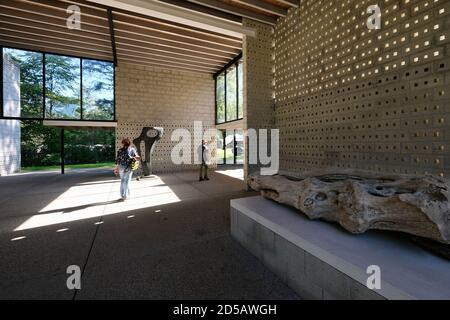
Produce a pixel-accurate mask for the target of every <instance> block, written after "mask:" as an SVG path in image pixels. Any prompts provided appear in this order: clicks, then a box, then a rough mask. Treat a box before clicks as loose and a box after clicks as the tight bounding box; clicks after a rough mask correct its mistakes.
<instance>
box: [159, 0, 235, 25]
mask: <svg viewBox="0 0 450 320" xmlns="http://www.w3.org/2000/svg"><path fill="white" fill-rule="evenodd" d="M157 1H159V2H164V3H167V4H170V5H173V6H177V7H182V8H184V9H187V10H190V11H193V12H197V13H202V14H204V15H207V16H213V17H217V18H220V19H223V20H227V21H232V22H235V23H239V24H241V23H242V17H239V16H237V15H234V14H230V13H228V12H223V11H220V10H216V9H212V8H208V7H205V6H201V5H198V4H196V3H191V2H188V1H186V0H157Z"/></svg>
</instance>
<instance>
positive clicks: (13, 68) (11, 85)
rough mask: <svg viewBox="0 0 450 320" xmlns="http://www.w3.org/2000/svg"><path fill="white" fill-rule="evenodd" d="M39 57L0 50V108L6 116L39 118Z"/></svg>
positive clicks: (40, 58) (21, 52) (40, 97)
mask: <svg viewBox="0 0 450 320" xmlns="http://www.w3.org/2000/svg"><path fill="white" fill-rule="evenodd" d="M42 56H43V55H42V54H41V53H37V52H30V51H24V50H16V49H8V48H4V49H3V82H4V86H3V99H4V100H3V107H4V115H5V116H6V117H22V118H42V94H43V70H42Z"/></svg>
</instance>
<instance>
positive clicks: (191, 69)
mask: <svg viewBox="0 0 450 320" xmlns="http://www.w3.org/2000/svg"><path fill="white" fill-rule="evenodd" d="M121 61H122V62H123V63H129V64H135V65H139V66H142V65H145V66H149V67H156V68H161V69H167V68H169V69H174V70H179V71H189V72H196V73H208V74H214V73H215V72H216V69H211V70H209V71H201V70H199V69H197V68H195V67H183V66H173V65H170V64H165V63H152V62H148V61H145V60H137V59H128V58H121Z"/></svg>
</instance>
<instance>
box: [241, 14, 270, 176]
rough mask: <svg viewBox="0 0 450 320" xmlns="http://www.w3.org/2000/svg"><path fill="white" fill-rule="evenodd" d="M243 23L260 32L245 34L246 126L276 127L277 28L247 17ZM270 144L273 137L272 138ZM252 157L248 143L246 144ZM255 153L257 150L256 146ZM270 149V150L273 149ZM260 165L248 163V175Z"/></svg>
mask: <svg viewBox="0 0 450 320" xmlns="http://www.w3.org/2000/svg"><path fill="white" fill-rule="evenodd" d="M243 25H244V26H245V27H249V28H253V29H255V30H256V31H257V36H256V37H245V38H244V42H243V60H244V129H245V130H248V129H256V130H258V129H271V128H273V127H274V122H275V118H274V100H273V53H274V52H273V28H272V27H271V26H268V25H266V24H262V23H259V22H256V21H252V20H249V19H246V18H244V20H243ZM269 145H270V140H269ZM246 149H247V150H246V153H247V159H248V152H250V151H249V150H248V143H246ZM252 150H253V152H257V149H255V148H252ZM269 151H270V149H269ZM259 167H260V166H259V165H255V164H253V165H248V164H246V165H245V167H244V169H245V172H246V174H245V176H247V174H250V173H253V172H255V171H258V170H259Z"/></svg>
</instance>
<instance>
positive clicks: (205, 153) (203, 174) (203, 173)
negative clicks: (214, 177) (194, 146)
mask: <svg viewBox="0 0 450 320" xmlns="http://www.w3.org/2000/svg"><path fill="white" fill-rule="evenodd" d="M198 157H199V159H200V160H201V165H200V179H199V181H204V180H209V177H208V166H209V164H210V157H209V149H208V146H207V145H206V142H205V140H202V145H201V146H200V147H199V148H198Z"/></svg>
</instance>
